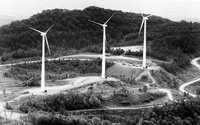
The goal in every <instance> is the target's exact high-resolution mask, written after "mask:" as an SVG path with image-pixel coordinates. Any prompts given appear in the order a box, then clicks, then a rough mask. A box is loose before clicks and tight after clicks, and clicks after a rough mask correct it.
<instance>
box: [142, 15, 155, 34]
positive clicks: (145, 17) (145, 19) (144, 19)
mask: <svg viewBox="0 0 200 125" xmlns="http://www.w3.org/2000/svg"><path fill="white" fill-rule="evenodd" d="M151 16H152V15H148V16H144V15H143V14H142V23H141V26H140V30H139V35H140V33H141V31H142V28H143V26H144V23H145V22H146V21H147V20H148V19H149V17H151Z"/></svg>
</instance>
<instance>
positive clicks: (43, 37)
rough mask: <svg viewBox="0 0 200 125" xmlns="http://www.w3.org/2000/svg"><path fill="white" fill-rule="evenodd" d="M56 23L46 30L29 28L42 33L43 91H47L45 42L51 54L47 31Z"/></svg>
mask: <svg viewBox="0 0 200 125" xmlns="http://www.w3.org/2000/svg"><path fill="white" fill-rule="evenodd" d="M53 26H54V25H52V26H50V27H49V28H48V29H47V30H46V31H45V32H42V31H39V30H37V29H35V28H32V27H29V29H31V30H33V31H36V32H38V33H40V35H41V36H42V70H41V91H42V92H46V90H45V42H46V45H47V48H48V51H49V54H51V51H50V48H49V42H48V39H47V33H48V32H49V30H50V29H51V28H52V27H53Z"/></svg>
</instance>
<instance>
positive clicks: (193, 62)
mask: <svg viewBox="0 0 200 125" xmlns="http://www.w3.org/2000/svg"><path fill="white" fill-rule="evenodd" d="M198 60H200V57H198V58H195V59H193V60H192V61H191V64H192V65H194V66H195V67H197V68H198V69H199V70H200V64H199V63H198ZM199 81H200V78H197V79H195V80H192V81H190V82H186V83H184V84H182V85H181V86H180V87H179V91H181V92H182V93H186V94H188V95H190V96H192V97H197V95H196V94H193V93H190V92H188V91H187V90H186V87H187V86H189V85H192V84H194V83H196V82H199Z"/></svg>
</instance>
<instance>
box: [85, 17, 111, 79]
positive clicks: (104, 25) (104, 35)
mask: <svg viewBox="0 0 200 125" xmlns="http://www.w3.org/2000/svg"><path fill="white" fill-rule="evenodd" d="M113 15H114V13H113V14H112V16H111V17H110V18H109V19H108V20H107V21H106V22H105V23H104V24H101V23H98V22H95V21H92V20H88V21H89V22H92V23H94V24H97V25H100V26H102V27H103V52H102V72H101V77H102V78H103V79H105V78H106V27H107V26H108V25H107V23H108V22H109V21H110V20H111V18H112V17H113Z"/></svg>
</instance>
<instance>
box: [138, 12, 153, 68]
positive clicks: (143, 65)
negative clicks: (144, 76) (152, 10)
mask: <svg viewBox="0 0 200 125" xmlns="http://www.w3.org/2000/svg"><path fill="white" fill-rule="evenodd" d="M150 16H152V15H148V16H144V15H143V14H142V24H141V26H140V31H139V35H140V33H141V31H142V27H143V26H144V44H143V62H142V67H143V69H145V68H147V65H146V63H147V57H146V56H147V20H148V19H149V17H150Z"/></svg>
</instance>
